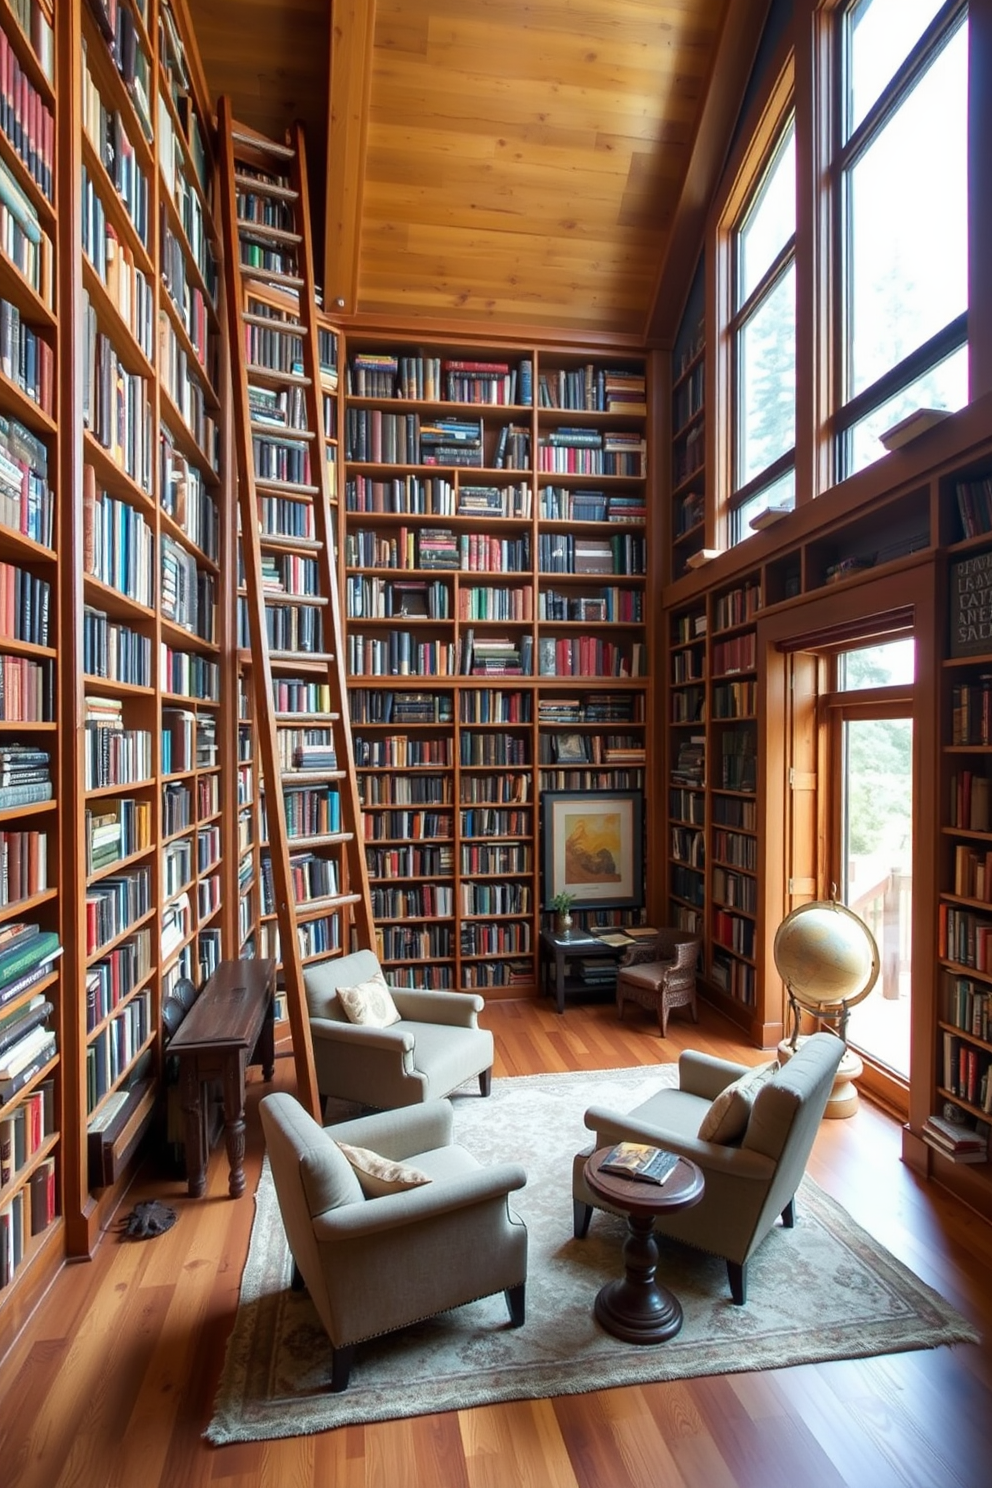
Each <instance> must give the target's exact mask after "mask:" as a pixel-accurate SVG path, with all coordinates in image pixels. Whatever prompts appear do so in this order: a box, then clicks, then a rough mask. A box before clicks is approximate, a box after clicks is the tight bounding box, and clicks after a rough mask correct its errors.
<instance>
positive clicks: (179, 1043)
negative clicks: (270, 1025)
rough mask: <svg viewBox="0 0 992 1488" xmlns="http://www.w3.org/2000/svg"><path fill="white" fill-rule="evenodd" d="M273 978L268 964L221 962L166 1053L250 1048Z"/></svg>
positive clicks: (273, 963) (261, 962) (178, 1029)
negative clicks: (243, 1046) (224, 1047)
mask: <svg viewBox="0 0 992 1488" xmlns="http://www.w3.org/2000/svg"><path fill="white" fill-rule="evenodd" d="M275 974H276V963H275V962H274V961H271V960H266V961H261V960H253V961H222V962H221V964H220V965H219V966H218V968H217V970H216V971H215V972H214V974H213V976H212V977H211V978H210V980H209V981H208V983H207V985H206V986H205V987H204V989H203V991H202V992H201V993H200V995H199V997H198V998H197V999H196V1001H195V1002H194V1004H193V1006H192V1007H191V1008H190V1010H189V1012H188V1013H187V1014H186V1016H185V1018H184V1019H183V1021H182V1023H181V1024H180V1025H179V1027H178V1028H177V1029H176V1032H175V1034H174V1035H173V1037H172V1040H171V1042H170V1044H169V1052H170V1053H173V1054H178V1053H181V1052H182V1051H183V1050H184V1049H197V1048H204V1047H209V1048H219V1047H221V1046H222V1045H223V1046H231V1045H233V1046H235V1047H238V1046H241V1045H245V1046H248V1045H254V1043H255V1040H256V1039H257V1038H258V1033H259V1027H260V1024H261V1022H262V1019H263V1018H264V1015H265V1012H266V1009H267V1007H268V1004H269V1002H270V1000H271V997H272V992H273V988H274V984H275Z"/></svg>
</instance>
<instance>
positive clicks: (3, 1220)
mask: <svg viewBox="0 0 992 1488" xmlns="http://www.w3.org/2000/svg"><path fill="white" fill-rule="evenodd" d="M57 1213H58V1198H57V1188H56V1181H55V1159H54V1157H46V1158H45V1159H44V1160H43V1161H42V1162H40V1163H39V1164H38V1166H37V1168H36V1169H35V1171H34V1172H33V1173H32V1174H31V1177H30V1178H29V1180H28V1183H27V1185H26V1187H24V1188H21V1189H18V1191H17V1192H16V1193H15V1194H14V1195H13V1196H12V1198H11V1200H10V1203H9V1204H5V1205H4V1206H3V1208H2V1209H0V1288H2V1287H5V1286H9V1285H10V1284H11V1282H12V1281H13V1280H14V1277H15V1275H16V1273H17V1271H18V1268H19V1267H20V1265H21V1262H22V1261H23V1260H24V1257H25V1255H26V1253H27V1250H28V1246H29V1244H30V1241H31V1239H33V1238H34V1236H36V1235H41V1234H43V1233H44V1231H45V1230H47V1229H48V1226H49V1225H50V1224H51V1223H52V1221H53V1219H54V1218H55V1216H56V1214H57Z"/></svg>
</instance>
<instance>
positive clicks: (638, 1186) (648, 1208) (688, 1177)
mask: <svg viewBox="0 0 992 1488" xmlns="http://www.w3.org/2000/svg"><path fill="white" fill-rule="evenodd" d="M615 1145H616V1144H615V1143H614V1142H611V1143H610V1144H609V1146H608V1147H597V1149H596V1151H595V1152H594V1153H592V1155H591V1156H590V1157H588V1158H587V1159H586V1165H585V1173H584V1176H585V1180H586V1183H587V1184H588V1185H589V1187H590V1189H591V1190H592V1192H593V1193H594V1194H595V1195H596V1196H597V1198H601V1199H605V1200H606V1201H607V1202H608V1203H609V1204H612V1205H613V1206H614V1208H616V1209H622V1210H624V1211H625V1212H626V1213H627V1214H641V1215H648V1214H662V1213H664V1211H665V1210H666V1209H688V1208H689V1207H690V1206H691V1205H692V1204H698V1203H699V1200H700V1199H701V1198H702V1197H703V1189H704V1187H705V1183H706V1180H705V1178H704V1176H703V1170H702V1168H700V1167H699V1166H697V1164H696V1163H694V1162H691V1161H690V1159H689V1158H687V1157H680V1158H679V1163H678V1167H677V1168H675V1170H674V1171H673V1173H672V1175H671V1177H670V1178H669V1179H668V1181H667V1183H663V1184H662V1185H661V1186H660V1187H659V1186H658V1184H656V1183H644V1182H643V1181H641V1180H639V1179H637V1178H620V1177H619V1176H618V1175H617V1174H616V1173H601V1172H600V1170H599V1165H600V1163H601V1162H603V1161H604V1159H605V1158H606V1155H607V1153H609V1152H612V1151H613V1148H614V1146H615Z"/></svg>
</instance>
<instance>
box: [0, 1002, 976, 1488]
mask: <svg viewBox="0 0 992 1488" xmlns="http://www.w3.org/2000/svg"><path fill="white" fill-rule="evenodd" d="M485 1021H486V1022H487V1024H488V1026H489V1027H491V1028H492V1029H493V1031H494V1033H495V1035H496V1042H497V1064H496V1074H497V1075H518V1074H534V1073H538V1072H541V1071H552V1070H582V1069H607V1068H623V1067H626V1066H631V1065H636V1064H652V1063H655V1062H657V1061H658V1060H659V1058H660V1059H675V1058H676V1057H677V1053H678V1051H679V1049H680V1048H682V1047H684V1046H691V1047H694V1048H703V1049H708V1050H710V1051H712V1052H715V1053H728V1052H729V1053H731V1054H733V1053H734V1052H736V1053H739V1054H741V1057H744V1058H746V1059H747V1060H748V1062H751V1063H757V1062H759V1061H760V1060H761V1059H762V1058H767V1057H768V1055H767V1054H766V1055H762V1054H760V1053H759V1052H758V1051H757V1050H753V1049H748V1050H746V1051H743V1050H739V1049H735V1046H734V1040H733V1030H732V1029H731V1028H730V1026H729V1025H728V1024H726V1023H725V1022H724V1021H723V1020H722V1019H721V1018H720V1017H719V1016H718V1015H717V1014H715V1013H713V1012H712V1011H711V1010H710V1009H708V1008H706V1007H703V1008H702V1009H701V1023H700V1025H699V1027H695V1028H694V1027H693V1026H692V1025H691V1024H690V1023H689V1022H687V1021H684V1020H683V1019H682V1018H680V1017H679V1016H678V1015H676V1016H674V1017H673V1018H672V1020H671V1022H670V1024H669V1037H668V1039H667V1040H666V1041H665V1043H664V1044H662V1043H661V1042H660V1041H659V1039H658V1037H657V1030H656V1025H655V1024H654V1023H653V1020H652V1019H651V1018H649V1017H648V1015H647V1014H642V1012H641V1010H639V1009H631V1010H629V1011H628V1013H627V1019H626V1022H625V1023H619V1022H618V1020H617V1017H616V1013H615V1011H614V1010H613V1008H612V1006H606V1005H594V1006H581V1005H573V1004H570V1005H569V1006H568V1008H567V1010H566V1013H565V1015H564V1016H562V1017H559V1016H558V1015H557V1014H556V1013H555V1012H554V1011H552V1010H551V1008H550V1004H548V1003H542V1004H539V1005H536V1004H532V1003H503V1004H495V1005H493V1006H491V1007H490V1008H489V1009H488V1010H487V1013H486V1015H485ZM256 1076H257V1072H256ZM276 1082H277V1083H279V1084H283V1085H286V1084H291V1083H292V1063H291V1060H290V1059H289V1058H280V1059H279V1060H278V1061H277V1072H276ZM267 1088H269V1087H266V1086H265V1085H263V1084H261V1083H260V1081H259V1080H258V1079H257V1077H256V1080H255V1081H254V1082H253V1084H252V1085H251V1087H250V1094H251V1103H250V1110H249V1134H248V1153H247V1159H246V1172H247V1176H248V1185H249V1190H251V1189H252V1188H253V1187H254V1184H255V1182H256V1180H257V1175H258V1167H259V1163H260V1160H261V1139H260V1132H259V1124H258V1118H257V1112H256V1109H255V1107H256V1106H257V1102H258V1099H259V1097H260V1095H262V1094H264V1093H265V1091H266V1089H267ZM524 1160H525V1159H524ZM810 1172H811V1173H812V1175H813V1177H814V1178H816V1180H817V1181H818V1182H819V1183H820V1184H821V1185H822V1186H823V1187H824V1188H825V1189H826V1190H828V1192H830V1193H831V1194H833V1195H834V1196H835V1197H836V1198H837V1199H839V1200H840V1201H841V1202H842V1203H843V1204H844V1205H845V1206H846V1207H847V1209H848V1210H849V1211H850V1212H851V1213H852V1214H853V1215H854V1216H855V1218H857V1219H858V1220H859V1221H860V1222H861V1223H862V1224H863V1225H864V1226H865V1227H866V1228H867V1229H869V1230H870V1231H871V1232H872V1233H873V1234H874V1235H876V1236H877V1237H878V1238H879V1239H880V1240H882V1241H883V1242H884V1243H885V1244H886V1245H887V1246H889V1248H890V1249H891V1250H892V1251H893V1252H894V1253H895V1254H896V1255H898V1256H899V1257H900V1258H901V1259H902V1260H903V1261H905V1262H906V1263H907V1264H908V1265H909V1266H911V1267H912V1269H913V1270H914V1271H915V1272H916V1273H917V1274H918V1275H919V1276H921V1277H923V1279H924V1280H926V1281H928V1282H930V1283H931V1284H932V1285H933V1286H935V1287H936V1288H937V1289H938V1290H939V1291H941V1292H942V1293H943V1295H944V1296H945V1297H947V1298H948V1300H950V1301H951V1302H953V1303H954V1304H955V1306H957V1307H958V1308H959V1309H960V1310H961V1311H962V1312H963V1313H964V1314H965V1315H966V1316H968V1317H969V1318H970V1319H971V1320H972V1321H973V1322H974V1323H975V1324H976V1325H977V1327H978V1328H979V1330H980V1331H981V1332H982V1333H983V1336H984V1338H985V1340H986V1341H985V1342H983V1343H982V1344H981V1345H977V1346H959V1347H957V1348H954V1349H949V1348H941V1349H936V1350H933V1351H930V1352H917V1353H907V1354H899V1355H891V1356H886V1357H882V1358H875V1359H868V1360H861V1361H851V1362H841V1363H833V1364H824V1365H808V1366H804V1367H802V1368H797V1369H784V1370H775V1371H767V1372H763V1373H756V1374H740V1375H729V1376H719V1377H714V1378H709V1379H696V1380H688V1381H679V1382H673V1383H669V1384H657V1385H650V1386H646V1387H640V1388H627V1389H617V1390H610V1391H604V1392H601V1393H598V1394H591V1395H574V1396H568V1397H564V1398H562V1399H557V1400H542V1401H522V1402H518V1403H511V1404H507V1405H498V1406H493V1407H488V1408H483V1409H478V1410H473V1411H465V1412H458V1413H456V1412H452V1413H449V1414H446V1415H442V1416H424V1417H417V1418H415V1419H412V1420H406V1421H395V1422H387V1423H384V1424H381V1425H376V1426H369V1427H346V1428H343V1429H341V1430H339V1431H334V1432H328V1433H325V1434H323V1435H321V1436H317V1437H296V1438H293V1439H290V1440H287V1441H278V1442H262V1443H256V1444H253V1445H246V1446H235V1447H223V1448H215V1447H211V1446H208V1445H207V1444H206V1443H205V1442H204V1441H203V1440H202V1439H201V1433H202V1432H203V1430H204V1428H205V1426H206V1424H207V1421H208V1420H209V1417H210V1412H211V1405H212V1401H213V1395H214V1389H215V1386H216V1383H217V1378H218V1375H219V1372H220V1368H221V1363H222V1360H223V1356H224V1347H225V1343H226V1339H227V1335H228V1333H229V1331H230V1327H231V1324H232V1321H233V1318H234V1313H235V1309H236V1306H237V1297H238V1286H239V1282H240V1275H241V1267H242V1264H243V1262H244V1257H245V1254H246V1250H247V1243H248V1235H249V1230H250V1226H251V1221H252V1213H253V1205H252V1203H251V1200H250V1197H248V1196H245V1197H244V1198H243V1199H241V1200H239V1201H236V1202H234V1201H230V1200H229V1199H228V1198H227V1172H226V1162H225V1159H224V1156H223V1153H222V1152H221V1151H216V1152H215V1153H214V1154H213V1157H212V1160H211V1164H210V1171H209V1175H208V1188H207V1194H206V1197H205V1198H203V1199H199V1200H189V1199H187V1198H186V1196H185V1187H184V1185H182V1184H179V1183H175V1182H171V1183H163V1182H156V1181H148V1180H146V1181H144V1182H142V1183H140V1184H139V1185H138V1186H137V1187H136V1188H135V1189H134V1190H133V1191H132V1193H131V1194H130V1195H129V1196H128V1201H127V1204H126V1206H125V1207H126V1208H129V1207H130V1205H131V1203H132V1202H136V1201H137V1200H138V1199H140V1198H146V1197H152V1196H155V1197H160V1198H163V1199H164V1200H165V1201H166V1202H167V1203H170V1204H172V1205H174V1207H176V1208H177V1209H178V1211H179V1220H178V1223H177V1224H176V1225H175V1226H174V1227H173V1229H172V1230H170V1231H168V1232H167V1233H166V1234H165V1235H162V1236H160V1237H158V1238H156V1239H155V1240H151V1241H147V1242H143V1243H137V1242H132V1241H126V1240H122V1239H121V1238H119V1236H118V1235H117V1234H116V1233H115V1232H114V1231H113V1229H111V1231H110V1232H108V1233H107V1234H106V1235H105V1237H104V1239H103V1241H102V1243H101V1244H100V1246H99V1247H98V1249H97V1253H96V1256H95V1259H94V1260H93V1261H92V1262H91V1263H89V1264H81V1265H75V1266H71V1267H69V1268H67V1269H66V1270H65V1271H63V1273H62V1275H61V1276H60V1277H59V1278H58V1280H57V1281H56V1283H55V1285H54V1287H53V1288H52V1290H51V1291H50V1293H49V1295H48V1296H47V1298H46V1299H45V1301H44V1302H43V1304H42V1306H41V1307H40V1308H39V1310H38V1312H37V1314H36V1316H35V1318H34V1319H33V1322H32V1326H31V1328H30V1329H29V1330H28V1332H27V1334H26V1335H25V1336H24V1337H22V1339H21V1340H20V1341H19V1343H18V1344H17V1345H16V1346H15V1348H14V1350H13V1351H12V1353H11V1355H10V1356H9V1357H8V1359H7V1360H6V1361H5V1362H4V1364H3V1365H2V1366H0V1483H2V1484H3V1485H4V1488H208V1485H209V1488H225V1485H228V1488H230V1485H238V1488H240V1485H244V1488H268V1485H276V1484H278V1485H279V1488H309V1485H314V1488H317V1485H320V1488H327V1485H331V1484H333V1485H334V1488H413V1485H417V1488H420V1485H425V1488H426V1485H432V1488H433V1485H444V1488H510V1485H513V1488H518V1485H519V1488H683V1485H686V1488H689V1485H691V1488H778V1485H782V1488H796V1485H799V1488H842V1485H849V1488H980V1485H985V1484H987V1483H988V1482H989V1440H988V1424H987V1423H988V1421H989V1420H990V1419H992V1413H990V1408H992V1367H990V1366H992V1345H990V1341H989V1340H990V1333H992V1330H990V1323H992V1288H990V1286H989V1277H990V1275H992V1227H990V1226H989V1225H987V1224H986V1223H985V1222H984V1221H983V1220H981V1219H979V1218H978V1217H977V1216H976V1215H974V1214H973V1213H971V1211H969V1210H967V1209H965V1208H964V1207H963V1206H962V1205H961V1204H959V1203H958V1202H957V1201H956V1200H954V1199H952V1198H950V1197H949V1196H948V1195H946V1194H944V1193H942V1191H941V1190H940V1189H938V1188H936V1187H934V1186H933V1185H928V1184H925V1183H923V1182H921V1181H920V1180H919V1179H918V1178H917V1177H916V1176H915V1174H913V1173H912V1172H911V1171H910V1170H909V1169H908V1168H906V1167H905V1166H904V1165H903V1164H902V1163H901V1162H900V1160H899V1128H898V1125H897V1123H896V1122H894V1121H892V1120H891V1119H890V1118H889V1117H887V1116H885V1115H883V1114H882V1113H881V1112H880V1111H879V1110H877V1109H876V1108H874V1107H872V1106H870V1105H867V1104H865V1103H862V1106H861V1108H860V1110H859V1111H858V1113H857V1114H856V1115H855V1116H854V1117H853V1118H851V1119H850V1120H848V1121H832V1122H831V1121H828V1122H824V1123H823V1126H822V1128H821V1131H820V1134H819V1136H818V1138H817V1143H816V1147H815V1150H814V1155H813V1160H812V1163H811V1165H810Z"/></svg>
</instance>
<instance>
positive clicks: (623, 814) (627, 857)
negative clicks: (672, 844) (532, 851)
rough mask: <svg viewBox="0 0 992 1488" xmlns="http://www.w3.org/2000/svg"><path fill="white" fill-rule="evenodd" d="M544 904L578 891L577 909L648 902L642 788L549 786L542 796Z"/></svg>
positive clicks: (630, 906)
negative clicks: (558, 788) (566, 788)
mask: <svg viewBox="0 0 992 1488" xmlns="http://www.w3.org/2000/svg"><path fill="white" fill-rule="evenodd" d="M541 839H542V848H543V852H542V870H543V887H544V905H545V907H547V906H548V905H549V904H550V903H551V901H552V899H553V898H554V897H555V895H556V894H574V895H575V906H574V907H575V908H576V909H634V908H639V907H640V906H641V905H642V904H643V903H644V796H643V794H642V792H641V791H637V790H627V791H545V792H544V794H543V795H542V797H541Z"/></svg>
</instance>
